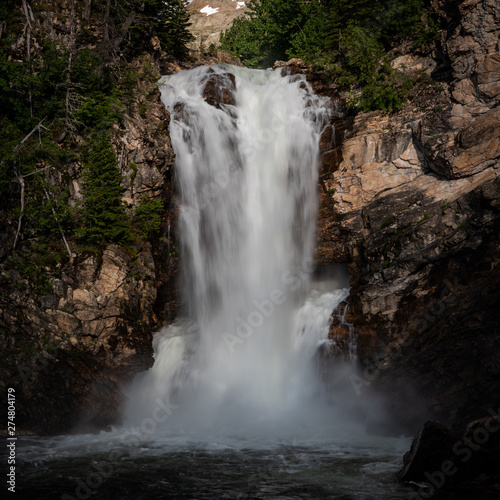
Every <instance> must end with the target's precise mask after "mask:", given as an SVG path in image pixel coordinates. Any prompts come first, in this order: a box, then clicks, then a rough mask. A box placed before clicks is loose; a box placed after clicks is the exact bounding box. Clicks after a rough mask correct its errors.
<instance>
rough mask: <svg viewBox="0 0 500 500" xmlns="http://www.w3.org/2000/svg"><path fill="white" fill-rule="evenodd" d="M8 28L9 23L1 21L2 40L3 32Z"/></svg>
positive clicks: (0, 36)
mask: <svg viewBox="0 0 500 500" xmlns="http://www.w3.org/2000/svg"><path fill="white" fill-rule="evenodd" d="M6 29H7V23H6V22H5V21H0V40H1V39H2V35H3V32H4V31H5V30H6Z"/></svg>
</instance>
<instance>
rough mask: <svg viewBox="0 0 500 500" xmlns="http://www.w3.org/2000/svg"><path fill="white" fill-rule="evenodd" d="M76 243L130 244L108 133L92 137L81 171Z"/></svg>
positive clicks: (120, 187)
mask: <svg viewBox="0 0 500 500" xmlns="http://www.w3.org/2000/svg"><path fill="white" fill-rule="evenodd" d="M82 178H83V193H82V194H83V207H82V211H81V219H82V226H81V228H80V229H79V230H78V231H77V236H78V237H79V239H80V240H82V241H83V242H86V243H90V244H96V245H99V246H103V245H105V244H106V243H127V242H129V241H130V231H129V226H128V217H127V215H126V213H125V208H124V206H123V204H122V201H121V195H122V192H123V188H122V186H121V184H120V183H121V180H122V176H121V174H120V171H119V170H118V167H117V162H116V156H115V152H114V151H113V147H112V144H111V137H110V134H109V133H104V134H99V135H96V136H94V137H93V139H92V141H91V144H90V153H89V155H88V158H87V160H86V162H85V165H84V170H83V176H82Z"/></svg>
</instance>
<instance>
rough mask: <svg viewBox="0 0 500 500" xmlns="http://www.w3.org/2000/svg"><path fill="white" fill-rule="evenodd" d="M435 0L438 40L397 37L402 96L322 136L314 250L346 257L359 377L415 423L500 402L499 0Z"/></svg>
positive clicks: (470, 413)
mask: <svg viewBox="0 0 500 500" xmlns="http://www.w3.org/2000/svg"><path fill="white" fill-rule="evenodd" d="M433 6H434V8H435V9H436V11H437V12H438V13H439V15H440V17H441V23H442V27H443V29H442V31H441V40H440V42H439V43H437V45H436V48H435V50H434V52H433V53H432V54H429V56H423V55H422V54H420V55H412V54H407V53H406V54H404V53H401V52H399V53H398V52H397V50H395V51H394V55H395V56H397V57H396V58H395V59H394V61H393V66H394V67H395V68H396V69H398V70H399V71H402V72H404V73H406V74H407V75H408V76H410V77H412V78H413V79H414V80H415V81H416V85H415V87H414V89H413V90H412V92H411V93H410V96H409V100H408V102H407V103H406V104H405V106H404V108H403V109H402V110H401V111H400V112H398V113H396V114H394V115H390V116H387V115H382V114H380V113H378V112H371V113H361V114H358V115H356V116H353V117H349V116H344V117H343V118H342V119H340V120H339V119H338V118H337V119H336V118H335V117H333V121H334V123H335V128H334V131H335V134H334V133H331V132H327V133H326V135H325V137H324V140H323V142H322V148H323V170H322V176H321V182H322V188H323V189H322V193H321V210H320V223H319V235H318V238H319V242H318V247H317V261H318V264H319V265H322V264H326V263H329V262H331V261H343V262H348V263H349V269H350V272H351V274H352V281H351V284H352V290H351V306H350V314H351V321H352V322H354V324H355V325H356V326H357V329H358V335H359V351H360V358H361V361H362V365H363V366H362V369H361V372H360V374H359V378H358V379H356V380H354V381H353V389H354V390H356V391H357V392H358V393H359V394H361V395H362V394H363V393H366V392H368V391H373V390H375V391H377V390H381V391H383V392H384V393H386V394H390V395H391V403H390V405H389V406H390V412H392V413H393V414H394V415H396V416H397V420H398V421H399V422H400V423H402V424H404V425H403V427H406V428H407V429H415V427H416V426H418V425H420V424H421V423H422V421H423V420H422V419H423V418H425V416H426V415H434V416H435V417H438V418H440V419H441V420H442V421H443V422H445V423H447V424H449V425H453V426H456V427H459V428H460V427H461V426H463V425H464V424H465V423H466V422H467V421H469V420H472V419H474V418H480V417H484V416H486V415H487V411H488V409H491V408H494V409H496V408H498V406H499V403H500V399H499V397H500V396H499V395H500V364H499V359H500V342H499V338H500V337H499V334H500V331H499V329H500V316H499V308H498V304H499V299H500V296H499V292H498V290H499V289H500V271H499V266H498V264H499V261H500V253H499V243H500V241H499V239H498V234H499V229H500V226H499V224H500V212H499V208H500V180H499V177H498V175H499V168H500V112H499V107H498V104H499V101H500V52H499V49H500V45H499V41H498V40H499V34H500V6H499V4H498V2H495V1H494V0H491V1H489V0H484V1H479V0H475V1H474V0H471V1H463V2H458V3H457V2H440V1H434V2H433ZM328 134H329V135H328Z"/></svg>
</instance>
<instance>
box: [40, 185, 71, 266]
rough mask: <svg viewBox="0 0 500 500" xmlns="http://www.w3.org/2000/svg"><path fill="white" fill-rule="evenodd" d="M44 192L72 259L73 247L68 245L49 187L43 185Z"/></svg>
mask: <svg viewBox="0 0 500 500" xmlns="http://www.w3.org/2000/svg"><path fill="white" fill-rule="evenodd" d="M43 192H44V193H45V197H46V198H47V201H48V202H49V203H50V209H51V211H52V215H53V216H54V219H55V221H56V223H57V227H58V228H59V232H60V233H61V238H62V240H63V242H64V246H65V247H66V250H67V251H68V255H69V258H70V259H71V249H70V248H69V245H68V242H67V240H66V237H65V236H64V232H63V230H62V227H61V224H60V222H59V219H58V218H57V214H56V211H55V210H54V207H53V205H52V203H51V200H50V196H49V192H48V191H47V189H45V186H43Z"/></svg>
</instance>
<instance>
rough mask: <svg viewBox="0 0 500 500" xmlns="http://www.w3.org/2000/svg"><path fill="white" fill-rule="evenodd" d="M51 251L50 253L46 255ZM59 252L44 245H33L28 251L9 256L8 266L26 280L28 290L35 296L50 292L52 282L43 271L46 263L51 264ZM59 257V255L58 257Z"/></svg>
mask: <svg viewBox="0 0 500 500" xmlns="http://www.w3.org/2000/svg"><path fill="white" fill-rule="evenodd" d="M49 253H51V254H52V255H48V254H49ZM56 256H57V257H59V254H57V253H56V254H54V253H53V252H51V250H50V249H48V248H47V247H45V246H42V247H34V248H32V249H31V251H30V252H16V253H15V254H14V255H12V256H10V257H9V264H10V266H11V267H12V268H13V269H15V270H16V271H18V272H19V274H20V275H21V276H22V277H23V278H24V279H26V280H27V281H28V285H29V289H30V292H32V293H33V294H35V295H36V296H40V295H47V294H49V293H51V292H52V283H51V282H50V279H49V277H48V276H47V273H46V271H45V266H46V265H47V264H51V265H52V264H53V263H54V260H56V259H57V257H56ZM59 258H60V257H59Z"/></svg>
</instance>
